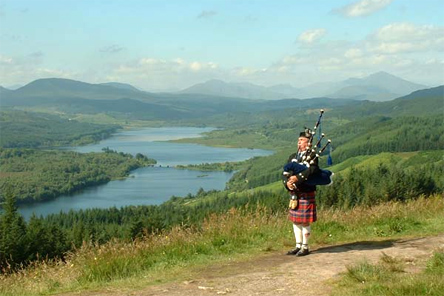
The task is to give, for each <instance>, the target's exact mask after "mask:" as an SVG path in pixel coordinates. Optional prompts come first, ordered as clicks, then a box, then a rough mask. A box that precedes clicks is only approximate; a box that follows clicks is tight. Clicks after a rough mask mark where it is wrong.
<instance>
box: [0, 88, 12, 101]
mask: <svg viewBox="0 0 444 296" xmlns="http://www.w3.org/2000/svg"><path fill="white" fill-rule="evenodd" d="M11 92H12V90H10V89H8V88H5V87H3V86H0V98H1V95H3V94H9V93H11Z"/></svg>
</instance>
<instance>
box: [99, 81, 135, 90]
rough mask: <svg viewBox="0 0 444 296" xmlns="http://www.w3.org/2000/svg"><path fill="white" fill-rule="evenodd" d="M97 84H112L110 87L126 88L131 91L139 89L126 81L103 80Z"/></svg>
mask: <svg viewBox="0 0 444 296" xmlns="http://www.w3.org/2000/svg"><path fill="white" fill-rule="evenodd" d="M99 84H100V85H107V86H112V87H115V88H120V89H126V90H132V91H140V90H139V89H137V88H135V87H134V86H132V85H131V84H127V83H120V82H105V83H99Z"/></svg>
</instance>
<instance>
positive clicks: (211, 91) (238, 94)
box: [179, 79, 292, 100]
mask: <svg viewBox="0 0 444 296" xmlns="http://www.w3.org/2000/svg"><path fill="white" fill-rule="evenodd" d="M179 93H183V94H205V95H211V96H221V97H231V98H245V99H257V100H277V99H284V98H291V97H292V96H291V95H287V94H282V93H279V92H276V91H273V90H271V89H269V88H267V87H265V86H259V85H255V84H252V83H232V82H224V81H222V80H214V79H213V80H209V81H207V82H204V83H198V84H195V85H193V86H191V87H189V88H186V89H184V90H182V91H180V92H179Z"/></svg>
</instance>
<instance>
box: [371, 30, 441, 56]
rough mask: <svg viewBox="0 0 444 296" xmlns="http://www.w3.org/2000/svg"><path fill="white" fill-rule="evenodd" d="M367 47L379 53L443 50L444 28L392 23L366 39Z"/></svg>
mask: <svg viewBox="0 0 444 296" xmlns="http://www.w3.org/2000/svg"><path fill="white" fill-rule="evenodd" d="M368 47H369V49H370V50H371V51H375V52H379V53H387V54H394V53H402V52H426V51H443V50H444V27H437V26H418V25H415V24H411V23H394V24H389V25H386V26H384V27H382V28H380V29H378V30H377V31H376V32H375V33H374V34H373V35H371V36H370V37H369V38H368Z"/></svg>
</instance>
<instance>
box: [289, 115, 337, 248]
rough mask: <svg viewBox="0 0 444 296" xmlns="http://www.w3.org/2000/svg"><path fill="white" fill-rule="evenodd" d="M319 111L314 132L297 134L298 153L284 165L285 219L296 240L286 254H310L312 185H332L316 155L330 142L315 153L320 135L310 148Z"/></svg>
mask: <svg viewBox="0 0 444 296" xmlns="http://www.w3.org/2000/svg"><path fill="white" fill-rule="evenodd" d="M323 112H324V111H323V110H321V115H320V116H319V119H318V122H317V123H316V126H315V128H314V132H312V131H311V130H309V129H307V128H306V129H305V130H304V131H303V132H301V133H300V134H299V138H298V152H297V153H294V154H292V155H290V157H289V160H288V163H287V164H286V165H285V166H284V173H283V177H284V180H283V181H284V186H285V188H286V189H287V190H288V191H289V193H290V196H291V199H290V204H289V215H288V218H289V220H290V221H291V222H292V223H293V231H294V235H295V239H296V246H295V248H294V249H292V250H290V251H288V252H287V255H296V256H306V255H308V254H309V253H310V251H309V248H308V239H309V237H310V230H311V228H310V224H311V223H313V222H315V221H316V220H317V214H316V199H315V197H316V186H317V185H329V184H331V183H332V180H331V177H332V175H333V173H332V172H331V171H328V170H323V169H320V168H319V166H318V158H319V155H320V154H321V153H322V152H323V151H324V150H325V148H326V147H327V146H328V145H329V144H330V142H331V141H330V140H328V143H327V144H326V145H325V146H324V147H323V148H322V149H321V150H320V151H319V152H316V147H317V146H318V145H319V144H320V142H321V140H322V138H323V137H324V135H323V134H322V137H320V138H319V141H318V143H317V144H316V145H315V146H314V148H313V147H312V140H313V137H314V134H315V131H316V129H317V127H318V126H319V124H320V120H321V117H322V114H323Z"/></svg>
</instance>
